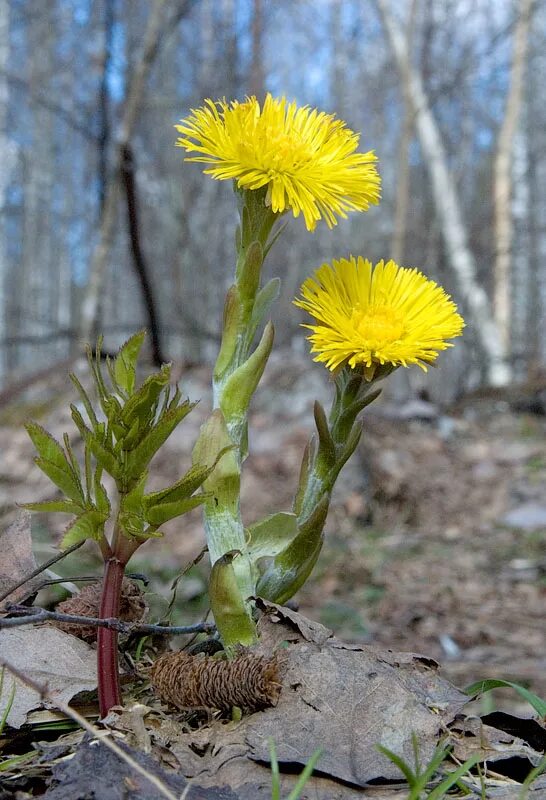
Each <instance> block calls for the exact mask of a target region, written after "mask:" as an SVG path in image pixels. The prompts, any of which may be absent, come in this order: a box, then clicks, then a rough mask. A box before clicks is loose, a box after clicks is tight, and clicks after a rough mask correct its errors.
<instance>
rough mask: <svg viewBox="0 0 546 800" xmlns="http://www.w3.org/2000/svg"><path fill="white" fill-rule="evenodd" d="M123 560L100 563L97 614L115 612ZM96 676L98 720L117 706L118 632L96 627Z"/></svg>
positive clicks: (105, 615) (118, 603) (106, 615)
mask: <svg viewBox="0 0 546 800" xmlns="http://www.w3.org/2000/svg"><path fill="white" fill-rule="evenodd" d="M124 572H125V563H124V562H122V561H120V560H119V559H118V558H115V557H112V558H109V559H108V561H106V563H105V565H104V578H103V583H102V597H101V603H100V612H99V617H100V618H101V619H109V618H111V617H117V616H118V615H119V605H120V598H121V583H122V581H123V574H124ZM97 678H98V685H99V710H100V716H101V719H102V718H103V717H105V716H106V715H107V714H108V712H109V711H110V709H111V708H112V707H113V706H120V705H121V691H120V688H119V674H118V632H117V631H114V630H111V629H109V628H99V629H98V632H97Z"/></svg>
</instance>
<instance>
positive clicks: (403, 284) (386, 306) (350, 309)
mask: <svg viewBox="0 0 546 800" xmlns="http://www.w3.org/2000/svg"><path fill="white" fill-rule="evenodd" d="M301 294H302V297H301V298H300V299H298V300H295V301H294V302H295V305H297V306H299V308H303V309H304V310H305V311H308V312H309V314H311V316H312V317H314V318H315V320H316V323H317V324H315V325H305V326H304V327H306V328H310V329H311V330H312V331H313V333H312V334H311V336H309V340H310V341H311V343H312V348H311V352H312V353H316V354H317V355H316V356H315V361H321V362H323V363H324V364H326V366H327V367H328V368H329V369H330V370H332V371H333V370H335V369H337V368H338V367H340V366H342V365H345V364H348V365H349V366H350V367H351V368H353V369H354V368H355V367H358V366H359V365H362V366H363V367H364V375H365V377H366V378H367V379H368V380H371V379H372V378H373V375H374V372H375V370H376V368H377V366H378V365H380V364H387V365H392V366H393V367H397V366H400V365H402V366H404V367H407V366H409V365H410V364H419V366H420V367H422V369H424V370H425V371H426V368H427V367H426V365H427V364H432V363H433V362H434V361H435V360H436V357H437V356H438V352H439V351H440V350H445V349H446V348H447V347H451V344H450V343H449V342H446V339H451V338H453V337H455V336H460V335H461V332H462V329H463V327H464V321H463V318H462V317H461V316H460V315H459V314H458V313H457V306H456V305H455V303H454V302H453V301H452V300H451V298H450V297H449V295H448V294H446V292H445V291H444V290H443V289H442V288H441V287H440V286H438V285H437V284H436V283H434V281H431V280H428V279H427V278H426V277H425V276H424V275H423V274H422V273H421V272H419V270H417V269H406V268H404V267H399V266H398V265H397V264H395V263H394V261H389V262H387V264H385V263H384V262H383V261H380V262H379V263H378V264H376V266H375V267H372V264H371V263H370V262H369V261H367V260H364V259H363V258H361V257H359V258H358V259H355V258H354V257H353V256H351V257H350V258H349V259H344V258H342V259H340V260H339V261H333V262H332V264H331V265H330V264H323V265H322V266H321V267H320V268H319V269H318V270H317V271H316V273H315V275H314V277H312V278H308V279H307V280H306V281H305V282H304V283H303V285H302V287H301Z"/></svg>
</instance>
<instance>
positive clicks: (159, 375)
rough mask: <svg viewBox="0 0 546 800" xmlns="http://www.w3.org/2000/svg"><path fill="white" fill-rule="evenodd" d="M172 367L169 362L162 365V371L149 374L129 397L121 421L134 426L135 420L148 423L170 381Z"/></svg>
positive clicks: (144, 423)
mask: <svg viewBox="0 0 546 800" xmlns="http://www.w3.org/2000/svg"><path fill="white" fill-rule="evenodd" d="M170 377H171V368H170V366H169V365H168V364H164V365H163V366H162V367H161V372H156V373H155V374H154V375H149V376H148V377H147V378H146V380H145V381H144V383H143V384H142V386H140V388H139V389H137V391H136V392H135V393H134V394H133V395H132V396H131V397H130V398H129V400H128V401H127V402H126V403H125V406H124V407H123V411H122V412H121V422H123V423H124V424H125V425H127V427H128V428H132V427H133V425H134V422H135V420H138V421H139V422H140V423H141V424H142V425H143V426H146V425H148V424H149V423H150V422H151V421H152V420H153V417H154V415H155V412H156V409H157V402H158V399H159V396H160V394H161V391H162V390H163V388H164V387H165V386H166V385H167V384H168V383H169V380H170Z"/></svg>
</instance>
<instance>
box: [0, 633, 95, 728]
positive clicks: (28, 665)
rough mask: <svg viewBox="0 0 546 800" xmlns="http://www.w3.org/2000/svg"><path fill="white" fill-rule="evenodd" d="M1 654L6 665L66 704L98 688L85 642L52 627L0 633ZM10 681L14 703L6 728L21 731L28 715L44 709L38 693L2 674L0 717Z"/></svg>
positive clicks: (90, 650)
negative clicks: (8, 726)
mask: <svg viewBox="0 0 546 800" xmlns="http://www.w3.org/2000/svg"><path fill="white" fill-rule="evenodd" d="M0 653H1V654H2V658H5V660H6V662H8V663H9V664H12V665H13V666H14V667H17V669H18V670H20V672H22V673H23V674H24V675H27V676H28V677H29V678H32V679H33V680H35V681H37V682H38V683H40V684H42V685H47V688H48V691H49V694H50V695H52V697H54V698H55V699H58V700H60V701H62V702H65V703H68V702H69V701H70V700H71V699H72V697H74V695H75V694H78V693H79V692H84V691H91V690H92V689H95V687H96V685H97V668H96V653H95V651H94V650H93V649H92V648H91V647H90V646H89V645H88V644H86V643H85V642H82V641H81V640H80V639H76V638H75V637H74V636H70V634H68V633H64V632H63V631H60V630H58V628H53V627H49V626H47V627H43V626H39V625H32V626H31V625H29V626H28V627H24V628H22V627H21V628H5V629H4V630H0ZM13 681H15V684H16V692H15V699H14V702H13V705H12V707H11V710H10V713H9V716H8V718H7V722H8V725H11V726H12V727H13V728H20V727H21V725H23V724H24V723H25V722H26V718H27V714H28V712H29V711H32V710H33V709H35V708H38V707H40V706H42V705H43V703H42V700H41V698H40V695H39V694H38V692H35V691H34V689H31V688H29V687H28V686H25V685H24V684H23V683H21V682H20V681H19V680H18V679H16V678H14V677H13V676H12V675H10V673H9V670H7V669H6V670H5V674H4V685H3V688H2V694H1V695H0V717H1V716H2V714H3V712H4V709H5V708H6V705H7V703H8V699H9V696H10V692H11V688H12V686H13Z"/></svg>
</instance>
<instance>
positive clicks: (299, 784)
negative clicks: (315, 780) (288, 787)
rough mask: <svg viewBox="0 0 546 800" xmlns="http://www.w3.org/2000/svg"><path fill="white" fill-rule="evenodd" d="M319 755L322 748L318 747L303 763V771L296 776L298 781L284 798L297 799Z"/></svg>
mask: <svg viewBox="0 0 546 800" xmlns="http://www.w3.org/2000/svg"><path fill="white" fill-rule="evenodd" d="M321 755H322V750H321V749H320V747H319V748H318V750H315V752H314V753H313V755H312V756H311V758H310V759H309V761H308V762H307V764H306V765H305V767H304V770H303V772H302V773H301V775H300V776H299V778H298V782H297V783H296V785H295V786H294V788H293V789H292V791H291V792H290V794H289V795H288V797H287V799H286V800H298V798H299V796H300V792H301V791H302V790H303V788H304V787H305V784H306V783H307V781H308V780H309V778H310V777H311V775H312V773H313V770H314V769H315V765H316V763H317V761H318V760H319V758H320V757H321Z"/></svg>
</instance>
